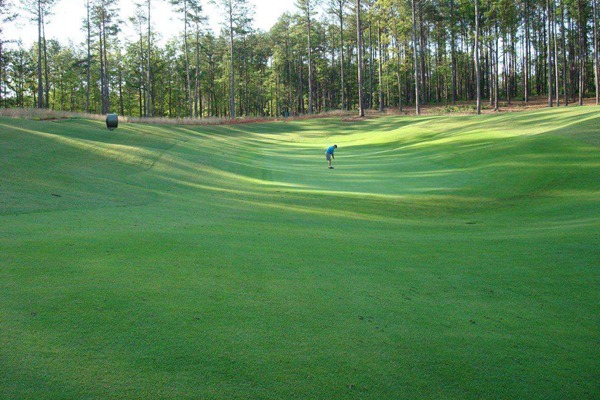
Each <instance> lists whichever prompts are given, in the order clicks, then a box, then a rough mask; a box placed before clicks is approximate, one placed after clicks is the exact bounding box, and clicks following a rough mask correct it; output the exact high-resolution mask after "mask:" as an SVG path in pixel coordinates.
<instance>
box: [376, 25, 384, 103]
mask: <svg viewBox="0 0 600 400" xmlns="http://www.w3.org/2000/svg"><path fill="white" fill-rule="evenodd" d="M377 36H378V37H377V42H378V50H379V112H383V51H382V48H381V22H378V23H377Z"/></svg>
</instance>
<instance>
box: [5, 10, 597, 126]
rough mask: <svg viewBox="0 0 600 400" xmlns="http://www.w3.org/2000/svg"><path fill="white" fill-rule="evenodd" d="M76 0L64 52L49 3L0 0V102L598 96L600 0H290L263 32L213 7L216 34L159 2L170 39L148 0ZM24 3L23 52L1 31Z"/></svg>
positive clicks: (95, 107) (258, 111) (71, 107)
mask: <svg viewBox="0 0 600 400" xmlns="http://www.w3.org/2000/svg"><path fill="white" fill-rule="evenodd" d="M82 1H85V4H86V10H87V15H86V18H85V19H84V20H83V21H78V23H81V32H82V35H81V39H82V40H81V41H80V43H69V44H63V43H60V42H59V41H57V40H56V39H52V38H50V39H49V38H46V37H45V33H44V32H45V29H44V27H45V23H46V21H48V20H49V18H51V15H52V13H53V7H54V6H55V4H56V0H0V108H21V107H35V108H47V109H52V110H61V111H72V112H86V113H97V114H98V113H99V114H106V113H109V112H114V113H119V114H120V115H127V116H139V117H168V118H208V117H218V118H228V119H229V118H230V119H233V118H238V117H249V116H261V117H263V116H264V117H274V116H287V115H305V114H319V113H324V112H329V111H334V110H354V111H357V112H358V113H359V114H360V115H364V112H365V110H379V111H383V110H386V109H396V110H398V111H400V112H402V111H403V110H405V108H408V107H410V108H411V110H412V111H414V112H416V113H417V114H418V113H419V112H420V107H422V106H426V105H443V106H447V107H458V106H461V107H469V108H471V109H472V110H477V111H478V112H479V111H480V110H481V108H482V107H485V108H489V109H493V110H497V109H498V108H499V107H500V105H504V104H511V102H525V103H527V102H529V101H532V99H534V98H537V99H539V98H542V99H543V101H544V102H546V99H547V104H548V106H566V105H569V104H583V101H584V99H585V98H588V99H589V98H592V99H595V103H596V104H598V101H599V94H598V92H599V89H598V88H599V86H600V85H599V76H598V75H599V71H598V69H599V67H598V4H597V3H598V0H352V1H350V0H319V1H317V0H295V3H294V4H295V12H294V13H285V14H282V15H281V16H280V17H279V19H278V21H277V22H276V24H275V25H274V26H273V27H272V28H271V29H270V30H269V31H268V32H265V31H262V30H257V29H254V28H253V12H252V5H251V3H250V2H249V1H248V0H211V1H214V2H215V3H216V4H217V5H218V6H219V8H220V9H221V10H224V17H223V21H222V22H223V24H222V29H221V31H220V32H218V34H217V33H215V32H212V31H211V30H210V29H208V27H207V23H206V15H205V14H204V10H203V5H204V4H203V1H209V0H202V1H201V0H163V1H168V2H169V3H170V4H171V6H172V7H173V10H174V11H176V12H177V14H178V15H179V17H180V20H179V21H175V22H174V23H179V24H180V25H181V31H180V34H179V35H177V36H176V37H171V38H167V40H164V41H159V40H157V36H158V32H156V30H155V27H154V25H153V17H154V15H153V11H154V10H153V7H152V4H153V3H152V0H139V1H138V3H137V4H136V11H135V14H134V15H130V16H123V15H120V13H119V9H118V7H117V0H82ZM154 1H157V0H154ZM17 3H18V4H17ZM22 9H25V10H27V12H28V14H30V16H31V19H30V21H31V23H32V24H36V28H37V32H38V37H37V40H36V41H35V43H34V44H33V45H32V46H31V47H30V48H25V47H24V46H23V45H22V44H21V43H9V42H10V40H9V38H7V37H5V36H6V32H5V30H4V29H3V25H5V24H6V23H7V22H8V21H10V20H11V19H13V18H14V17H15V14H16V13H17V12H19V11H18V10H22ZM125 24H128V26H130V27H133V28H135V31H136V32H137V38H136V39H135V40H123V39H122V35H121V29H122V27H123V26H124V25H125ZM412 111H411V112H412Z"/></svg>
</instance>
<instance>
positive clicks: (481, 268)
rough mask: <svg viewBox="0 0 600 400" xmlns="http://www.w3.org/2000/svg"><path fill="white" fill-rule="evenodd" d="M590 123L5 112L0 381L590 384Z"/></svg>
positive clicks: (460, 395)
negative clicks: (203, 123)
mask: <svg viewBox="0 0 600 400" xmlns="http://www.w3.org/2000/svg"><path fill="white" fill-rule="evenodd" d="M599 126H600V116H599V114H598V110H597V109H596V108H592V107H582V108H569V109H554V110H543V111H536V112H527V113H516V114H499V115H490V116H479V117H477V116H454V117H421V118H413V117H382V118H377V119H371V120H366V121H362V122H353V123H344V122H341V121H340V120H339V119H337V118H331V119H318V120H311V121H293V122H289V123H287V124H284V123H266V124H252V125H234V126H220V127H154V126H144V125H129V124H125V125H122V126H121V127H120V128H119V129H117V130H115V131H112V132H111V131H107V130H106V129H105V128H104V127H103V125H102V123H100V122H95V121H89V120H78V119H72V120H61V121H56V122H35V121H24V120H13V119H7V118H0V147H1V149H2V155H1V156H0V371H1V372H0V397H1V398H3V399H27V398H30V399H57V398H65V399H67V398H81V399H83V398H85V399H105V398H132V399H133V398H144V399H149V398H195V399H287V398H302V399H344V398H348V399H350V398H353V399H354V398H361V399H413V398H421V399H427V398H430V399H440V398H444V399H452V398H454V399H481V398H496V399H501V398H506V399H523V398H527V399H566V398H571V399H574V398H579V399H582V398H597V396H598V394H599V393H600V317H599V315H600V295H599V293H600V291H599V289H600V252H599V250H598V249H600V179H598V177H599V176H600V148H599V141H598V138H599V137H600V130H599V128H598V127H599ZM333 143H337V144H338V145H339V148H338V150H337V152H336V156H337V158H336V160H335V164H334V165H335V166H336V169H335V170H332V171H330V170H327V169H326V163H325V160H324V155H323V153H324V149H325V147H326V146H328V145H330V144H333Z"/></svg>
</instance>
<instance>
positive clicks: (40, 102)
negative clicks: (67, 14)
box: [37, 0, 44, 108]
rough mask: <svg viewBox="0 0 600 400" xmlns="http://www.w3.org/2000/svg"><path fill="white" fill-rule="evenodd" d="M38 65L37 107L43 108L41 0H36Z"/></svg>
mask: <svg viewBox="0 0 600 400" xmlns="http://www.w3.org/2000/svg"><path fill="white" fill-rule="evenodd" d="M37 6H38V15H37V18H38V49H37V50H38V65H37V74H38V90H37V93H38V98H37V108H44V82H43V79H42V45H43V44H42V0H38V2H37Z"/></svg>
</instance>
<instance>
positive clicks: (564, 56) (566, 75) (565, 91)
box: [560, 3, 569, 107]
mask: <svg viewBox="0 0 600 400" xmlns="http://www.w3.org/2000/svg"><path fill="white" fill-rule="evenodd" d="M565 8H566V5H565V4H564V3H563V5H562V8H561V11H560V25H561V35H562V69H563V96H564V102H565V107H566V106H568V105H569V92H568V87H567V86H568V81H569V70H568V68H567V36H566V33H565Z"/></svg>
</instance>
